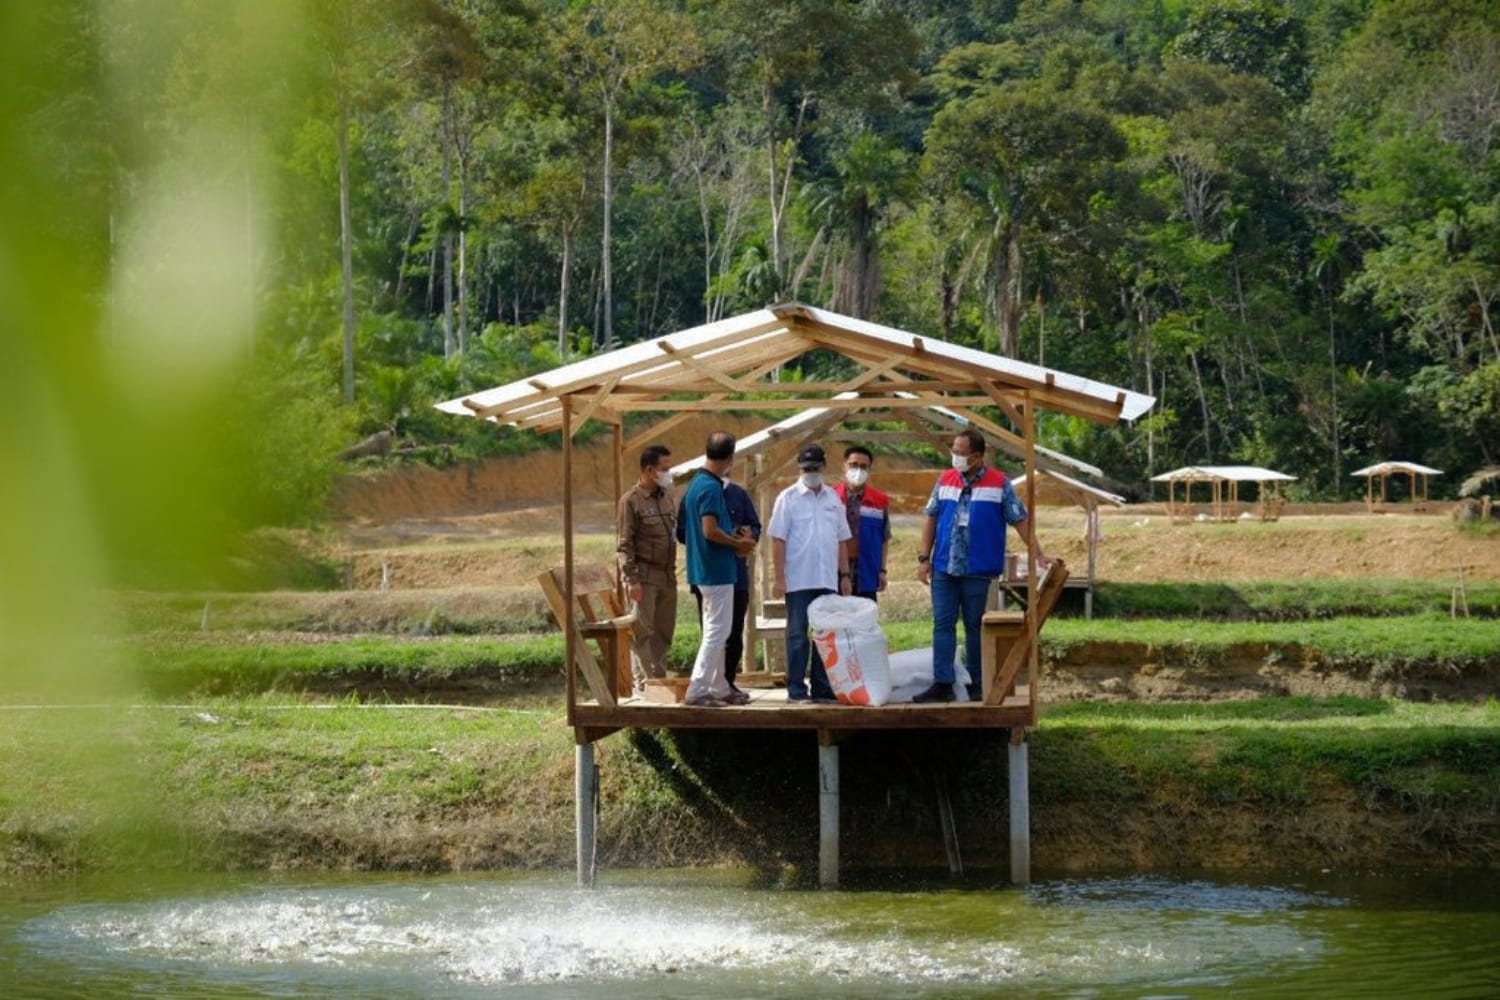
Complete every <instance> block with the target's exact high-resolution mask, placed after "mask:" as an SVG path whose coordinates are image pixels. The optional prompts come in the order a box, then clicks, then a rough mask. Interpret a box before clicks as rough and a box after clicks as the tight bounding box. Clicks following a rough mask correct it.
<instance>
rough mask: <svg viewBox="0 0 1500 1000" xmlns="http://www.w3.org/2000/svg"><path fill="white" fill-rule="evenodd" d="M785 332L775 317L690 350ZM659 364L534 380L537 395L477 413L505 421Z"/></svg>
mask: <svg viewBox="0 0 1500 1000" xmlns="http://www.w3.org/2000/svg"><path fill="white" fill-rule="evenodd" d="M785 328H786V323H785V321H784V320H782V319H781V318H780V317H776V318H774V319H772V320H768V321H767V322H764V323H757V324H755V325H754V326H750V327H746V328H745V329H743V330H736V331H734V332H732V333H726V334H723V335H721V336H718V337H714V338H712V339H709V340H705V341H703V342H702V343H700V344H695V345H693V347H692V348H691V353H692V354H695V355H696V354H704V353H707V352H709V351H712V350H714V349H715V348H720V347H728V346H732V345H735V344H743V343H745V342H747V341H750V340H753V339H754V338H757V337H761V336H763V335H765V334H768V333H775V332H776V331H778V330H783V329H785ZM660 364H661V355H659V354H656V355H651V356H650V357H646V358H642V359H640V360H638V361H634V362H631V363H629V364H622V365H620V366H619V367H617V368H612V369H609V370H608V371H606V372H601V373H595V374H593V375H590V376H587V377H583V378H575V379H573V380H572V381H569V382H563V383H559V384H557V385H554V386H548V385H546V384H545V383H543V382H541V381H540V380H539V379H531V380H529V381H528V382H527V384H528V385H530V386H531V387H532V388H533V389H536V390H537V393H536V394H535V395H529V396H520V397H517V398H516V399H512V400H507V401H506V402H504V403H501V404H497V405H494V406H486V407H481V408H478V409H475V410H474V412H475V413H476V414H478V415H479V416H480V417H485V418H489V417H495V418H504V416H505V415H506V414H507V413H509V412H512V411H515V410H519V409H526V408H528V407H531V406H535V405H536V404H537V403H538V402H541V401H544V400H545V399H547V398H548V397H561V396H564V395H566V394H568V393H572V392H579V391H583V390H587V389H590V388H592V387H594V386H597V385H599V384H600V381H601V376H602V377H618V378H622V379H623V378H628V377H629V376H630V375H633V374H635V373H636V372H642V371H648V370H650V369H652V368H655V367H656V366H658V365H660ZM505 422H508V421H505Z"/></svg>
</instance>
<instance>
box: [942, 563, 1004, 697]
mask: <svg viewBox="0 0 1500 1000" xmlns="http://www.w3.org/2000/svg"><path fill="white" fill-rule="evenodd" d="M989 596H990V578H989V577H987V576H953V575H951V574H948V573H944V572H942V571H941V570H936V571H934V572H933V574H932V680H933V682H934V683H937V684H952V683H953V656H954V654H955V653H956V652H958V627H957V626H958V616H959V612H960V611H962V612H963V619H964V662H965V663H967V664H968V667H969V683H971V684H974V685H976V687H977V686H978V685H979V683H980V668H979V657H980V642H979V630H980V626H981V624H982V623H983V618H984V605H985V602H986V601H987V600H988V599H989Z"/></svg>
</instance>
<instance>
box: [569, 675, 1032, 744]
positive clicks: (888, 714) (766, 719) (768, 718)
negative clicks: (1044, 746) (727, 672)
mask: <svg viewBox="0 0 1500 1000" xmlns="http://www.w3.org/2000/svg"><path fill="white" fill-rule="evenodd" d="M746 693H747V694H749V695H750V704H748V705H725V706H723V707H720V708H701V707H694V706H689V705H670V704H662V703H660V702H651V701H646V700H644V699H641V698H627V699H626V700H624V701H622V702H620V703H619V704H618V705H616V706H614V707H610V706H607V705H600V704H598V703H596V702H593V701H586V702H581V703H580V704H578V705H576V706H575V707H574V709H573V716H572V718H571V719H570V722H571V724H572V725H573V726H574V727H575V728H576V729H578V730H579V731H580V737H581V738H586V739H596V738H598V734H591V735H588V736H585V734H584V732H583V731H584V730H610V731H613V730H617V729H631V728H634V729H807V730H813V731H825V732H834V731H838V732H846V731H854V730H880V729H1012V728H1017V727H1023V728H1024V727H1028V726H1032V725H1035V724H1036V717H1035V713H1034V710H1033V706H1032V704H1031V698H1030V692H1029V691H1028V690H1027V689H1026V688H1025V687H1021V688H1018V689H1017V691H1016V694H1015V695H1013V696H1011V697H1009V698H1007V699H1005V702H1004V703H1003V704H1001V705H994V706H986V705H981V704H978V703H974V702H950V703H948V704H942V705H913V704H910V703H903V704H893V705H881V706H880V707H878V708H871V707H866V706H862V705H839V704H819V703H810V702H797V703H789V702H788V701H787V697H786V691H785V690H747V691H746Z"/></svg>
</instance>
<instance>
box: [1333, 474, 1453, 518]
mask: <svg viewBox="0 0 1500 1000" xmlns="http://www.w3.org/2000/svg"><path fill="white" fill-rule="evenodd" d="M1353 474H1354V475H1356V476H1364V477H1365V509H1366V510H1368V511H1369V512H1370V513H1372V514H1373V513H1375V512H1376V511H1377V510H1379V509H1381V508H1382V507H1384V505H1385V504H1386V503H1387V502H1388V501H1387V500H1386V496H1387V493H1386V480H1387V479H1389V478H1390V477H1391V476H1406V477H1407V483H1408V485H1409V486H1410V496H1411V503H1412V509H1413V510H1426V509H1427V477H1428V476H1441V475H1442V474H1443V470H1442V469H1434V468H1431V467H1429V466H1426V465H1418V464H1417V463H1416V462H1377V463H1376V464H1374V465H1370V466H1366V467H1365V468H1363V469H1360V470H1358V471H1357V472H1355V473H1353ZM1377 479H1378V480H1380V496H1379V498H1378V499H1377V498H1376V495H1375V481H1376V480H1377Z"/></svg>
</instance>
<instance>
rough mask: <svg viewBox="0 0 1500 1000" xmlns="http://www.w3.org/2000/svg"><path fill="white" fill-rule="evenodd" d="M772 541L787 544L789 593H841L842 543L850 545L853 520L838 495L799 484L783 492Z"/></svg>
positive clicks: (825, 488)
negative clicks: (776, 539)
mask: <svg viewBox="0 0 1500 1000" xmlns="http://www.w3.org/2000/svg"><path fill="white" fill-rule="evenodd" d="M766 530H767V531H768V533H769V534H770V536H771V537H772V538H779V539H781V540H782V541H783V542H785V543H786V589H787V592H788V593H790V592H791V591H794V590H832V591H835V592H836V591H837V590H838V589H839V543H840V542H846V541H848V540H849V539H850V538H851V537H853V536H851V535H850V534H849V518H848V517H847V516H845V511H844V505H843V503H842V502H841V501H840V500H839V497H838V494H837V493H835V492H834V491H833V489H832V487H830V486H827V485H826V484H825V485H824V486H823V487H822V488H821V489H819V490H817V491H816V492H814V491H813V490H810V489H808V488H807V487H806V486H804V485H802V481H801V480H798V481H797V482H795V483H793V484H792V485H791V486H788V487H787V488H786V489H784V490H782V491H781V495H780V496H778V497H777V498H776V505H775V506H774V507H772V508H771V524H770V527H769V528H767V529H766Z"/></svg>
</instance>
